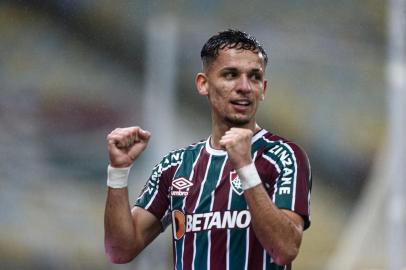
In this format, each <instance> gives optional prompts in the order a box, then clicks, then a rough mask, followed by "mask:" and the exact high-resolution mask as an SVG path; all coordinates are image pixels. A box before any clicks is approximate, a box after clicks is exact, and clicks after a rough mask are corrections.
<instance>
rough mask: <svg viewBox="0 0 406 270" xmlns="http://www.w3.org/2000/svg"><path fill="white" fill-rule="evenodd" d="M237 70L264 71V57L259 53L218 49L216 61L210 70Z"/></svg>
mask: <svg viewBox="0 0 406 270" xmlns="http://www.w3.org/2000/svg"><path fill="white" fill-rule="evenodd" d="M223 68H238V69H259V70H262V71H264V69H265V63H264V57H263V55H262V54H261V53H260V52H254V51H250V50H243V49H234V48H232V49H229V48H225V49H220V50H219V51H218V55H217V57H216V59H215V60H214V61H213V62H212V63H211V65H210V69H215V70H218V69H223Z"/></svg>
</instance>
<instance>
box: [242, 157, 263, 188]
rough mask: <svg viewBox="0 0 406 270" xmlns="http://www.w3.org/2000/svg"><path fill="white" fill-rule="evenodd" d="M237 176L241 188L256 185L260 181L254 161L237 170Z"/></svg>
mask: <svg viewBox="0 0 406 270" xmlns="http://www.w3.org/2000/svg"><path fill="white" fill-rule="evenodd" d="M237 174H238V177H239V178H240V181H241V186H242V189H243V190H247V189H249V188H252V187H255V186H258V185H259V184H261V183H262V181H261V178H259V175H258V171H257V168H256V167H255V164H254V163H251V164H248V165H246V166H244V167H242V168H239V169H238V170H237Z"/></svg>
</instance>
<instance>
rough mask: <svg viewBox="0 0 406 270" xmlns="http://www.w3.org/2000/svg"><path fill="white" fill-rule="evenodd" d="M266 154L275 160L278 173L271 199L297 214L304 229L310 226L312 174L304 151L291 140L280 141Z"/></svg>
mask: <svg viewBox="0 0 406 270" xmlns="http://www.w3.org/2000/svg"><path fill="white" fill-rule="evenodd" d="M266 155H268V156H271V157H272V159H273V160H275V161H276V166H277V167H278V171H279V175H278V177H277V179H276V182H275V189H274V193H273V194H272V199H273V201H274V202H275V204H276V206H277V207H278V208H280V209H288V210H291V211H293V212H295V213H297V214H299V215H300V216H301V217H302V218H303V220H304V229H307V228H308V227H309V226H310V195H311V188H312V175H311V168H310V163H309V159H308V157H307V154H306V153H305V151H304V150H303V149H302V148H300V147H299V146H298V145H296V144H294V143H292V142H281V143H279V144H277V145H275V146H274V147H272V148H271V149H269V150H268V152H267V153H266Z"/></svg>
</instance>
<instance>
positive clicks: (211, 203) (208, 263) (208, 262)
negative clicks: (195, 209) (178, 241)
mask: <svg viewBox="0 0 406 270" xmlns="http://www.w3.org/2000/svg"><path fill="white" fill-rule="evenodd" d="M226 163H227V158H226V159H225V160H224V162H223V165H222V166H221V170H220V174H219V178H218V179H217V184H216V188H215V189H214V190H213V191H212V195H211V202H210V210H209V211H213V205H214V192H215V191H216V190H217V187H218V186H219V185H220V182H221V178H222V176H223V172H224V167H225V165H226ZM208 239H209V240H208V248H207V269H210V259H211V256H210V251H211V230H209V231H208Z"/></svg>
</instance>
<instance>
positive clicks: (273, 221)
mask: <svg viewBox="0 0 406 270" xmlns="http://www.w3.org/2000/svg"><path fill="white" fill-rule="evenodd" d="M244 196H245V200H246V201H247V204H248V206H249V210H250V213H251V223H252V226H253V229H254V231H255V234H256V236H257V238H258V239H259V241H260V242H261V244H262V245H263V246H264V248H265V249H266V250H268V252H270V253H271V254H272V257H273V259H274V260H275V261H276V263H278V264H280V265H285V264H288V263H289V262H291V261H293V259H294V258H295V257H296V256H297V254H298V252H299V247H300V243H301V239H302V229H301V227H299V225H297V224H295V223H294V222H293V221H292V220H291V219H290V218H289V217H288V216H287V214H286V213H284V211H282V210H280V209H279V208H277V207H276V205H275V204H274V203H273V202H272V201H271V199H270V197H269V196H268V194H267V192H266V191H265V189H264V187H263V185H262V184H261V185H257V186H255V187H253V188H249V189H247V190H245V191H244Z"/></svg>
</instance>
